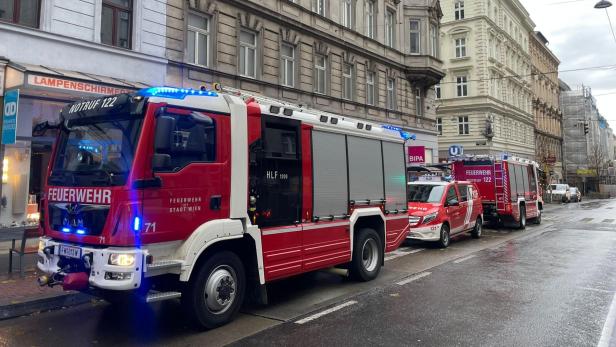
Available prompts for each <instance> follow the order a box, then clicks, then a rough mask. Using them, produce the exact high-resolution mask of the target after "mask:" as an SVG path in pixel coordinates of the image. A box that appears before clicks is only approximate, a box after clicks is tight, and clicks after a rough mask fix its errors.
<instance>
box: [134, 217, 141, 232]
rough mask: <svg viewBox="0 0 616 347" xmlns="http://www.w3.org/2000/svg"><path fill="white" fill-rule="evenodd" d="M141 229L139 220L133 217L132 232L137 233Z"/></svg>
mask: <svg viewBox="0 0 616 347" xmlns="http://www.w3.org/2000/svg"><path fill="white" fill-rule="evenodd" d="M140 229H141V218H139V217H135V219H133V231H139V230H140Z"/></svg>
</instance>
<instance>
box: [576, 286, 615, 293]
mask: <svg viewBox="0 0 616 347" xmlns="http://www.w3.org/2000/svg"><path fill="white" fill-rule="evenodd" d="M578 288H580V289H583V290H592V291H593V292H599V293H608V294H612V293H614V291H612V290H606V289H600V288H592V287H578Z"/></svg>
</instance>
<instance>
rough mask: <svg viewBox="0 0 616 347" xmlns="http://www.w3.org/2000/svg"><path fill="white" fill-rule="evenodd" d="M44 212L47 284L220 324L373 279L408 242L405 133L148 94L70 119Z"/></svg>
mask: <svg viewBox="0 0 616 347" xmlns="http://www.w3.org/2000/svg"><path fill="white" fill-rule="evenodd" d="M61 119H62V122H61V123H60V124H57V125H54V126H52V127H54V128H56V129H57V132H58V136H57V140H56V143H55V147H54V150H53V154H52V159H51V162H50V165H49V169H48V177H47V187H46V196H44V198H43V199H42V202H41V204H42V206H41V211H42V213H41V228H42V230H43V232H44V237H42V238H41V241H40V244H39V252H38V254H39V260H38V267H39V269H40V270H42V271H43V272H45V273H46V274H47V276H43V277H41V278H40V279H39V282H40V283H41V284H42V285H56V284H59V285H62V286H63V287H64V288H65V289H72V290H83V291H86V290H88V291H90V290H92V291H95V292H96V293H99V294H100V295H102V296H103V297H105V298H110V299H112V298H116V297H117V294H118V293H130V294H131V296H136V297H139V298H142V299H144V300H145V301H146V302H153V301H160V300H166V299H173V298H181V300H182V301H183V303H184V305H185V308H186V310H187V312H188V314H189V315H190V316H191V317H192V318H193V319H194V320H195V322H196V323H198V324H199V325H201V326H203V327H207V328H212V327H216V326H219V325H222V324H225V323H226V322H229V321H230V320H231V319H232V318H233V317H234V315H235V314H236V313H237V312H238V310H239V308H240V306H241V304H242V302H243V300H244V298H245V297H246V296H247V294H248V293H250V294H253V293H254V294H256V295H254V296H255V297H257V298H259V299H260V301H261V302H266V301H267V292H266V290H265V284H266V283H268V282H271V281H274V280H278V279H282V278H285V277H289V276H293V275H297V274H300V273H304V272H308V271H314V270H318V269H323V268H328V267H332V266H344V267H346V268H348V270H349V273H350V275H351V276H352V277H353V278H355V279H357V280H360V281H368V280H372V279H374V278H375V277H376V276H377V275H378V274H379V271H380V268H381V266H382V265H383V262H384V253H385V252H388V251H391V250H393V249H395V248H397V247H398V246H399V245H400V243H401V242H402V241H403V240H404V239H405V237H406V234H407V233H408V230H409V227H408V216H407V208H406V184H405V158H404V141H405V140H406V139H408V138H409V134H407V133H405V132H403V131H402V130H401V129H399V128H396V127H394V126H390V125H378V124H373V123H371V122H366V121H361V120H355V119H351V118H348V117H346V116H340V115H335V114H329V113H324V112H320V111H316V110H310V109H306V108H302V107H300V106H294V105H289V104H286V103H282V102H279V101H277V100H273V99H268V98H263V97H253V96H249V95H247V94H245V93H243V92H240V91H235V90H231V91H229V90H225V91H220V92H216V91H206V90H187V89H175V88H166V87H165V88H162V87H161V88H149V89H144V90H141V91H139V92H136V93H134V94H120V95H112V96H106V97H102V98H97V99H90V100H84V101H79V102H75V103H73V104H69V105H68V106H66V107H64V108H63V110H62V112H61Z"/></svg>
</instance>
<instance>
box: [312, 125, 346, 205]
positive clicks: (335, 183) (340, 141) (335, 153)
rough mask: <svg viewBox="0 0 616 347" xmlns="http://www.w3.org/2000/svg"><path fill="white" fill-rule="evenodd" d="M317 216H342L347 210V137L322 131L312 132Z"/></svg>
mask: <svg viewBox="0 0 616 347" xmlns="http://www.w3.org/2000/svg"><path fill="white" fill-rule="evenodd" d="M312 158H313V165H314V166H313V170H314V215H315V216H317V217H324V216H330V215H334V216H339V215H344V214H347V212H348V203H349V202H348V191H347V160H346V143H345V136H344V135H341V134H333V133H328V132H322V131H313V133H312Z"/></svg>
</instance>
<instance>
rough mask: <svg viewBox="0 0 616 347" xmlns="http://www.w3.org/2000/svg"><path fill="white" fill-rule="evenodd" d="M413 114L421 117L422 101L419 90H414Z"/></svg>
mask: <svg viewBox="0 0 616 347" xmlns="http://www.w3.org/2000/svg"><path fill="white" fill-rule="evenodd" d="M415 113H416V115H418V116H423V99H422V98H421V89H419V88H416V89H415Z"/></svg>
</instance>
